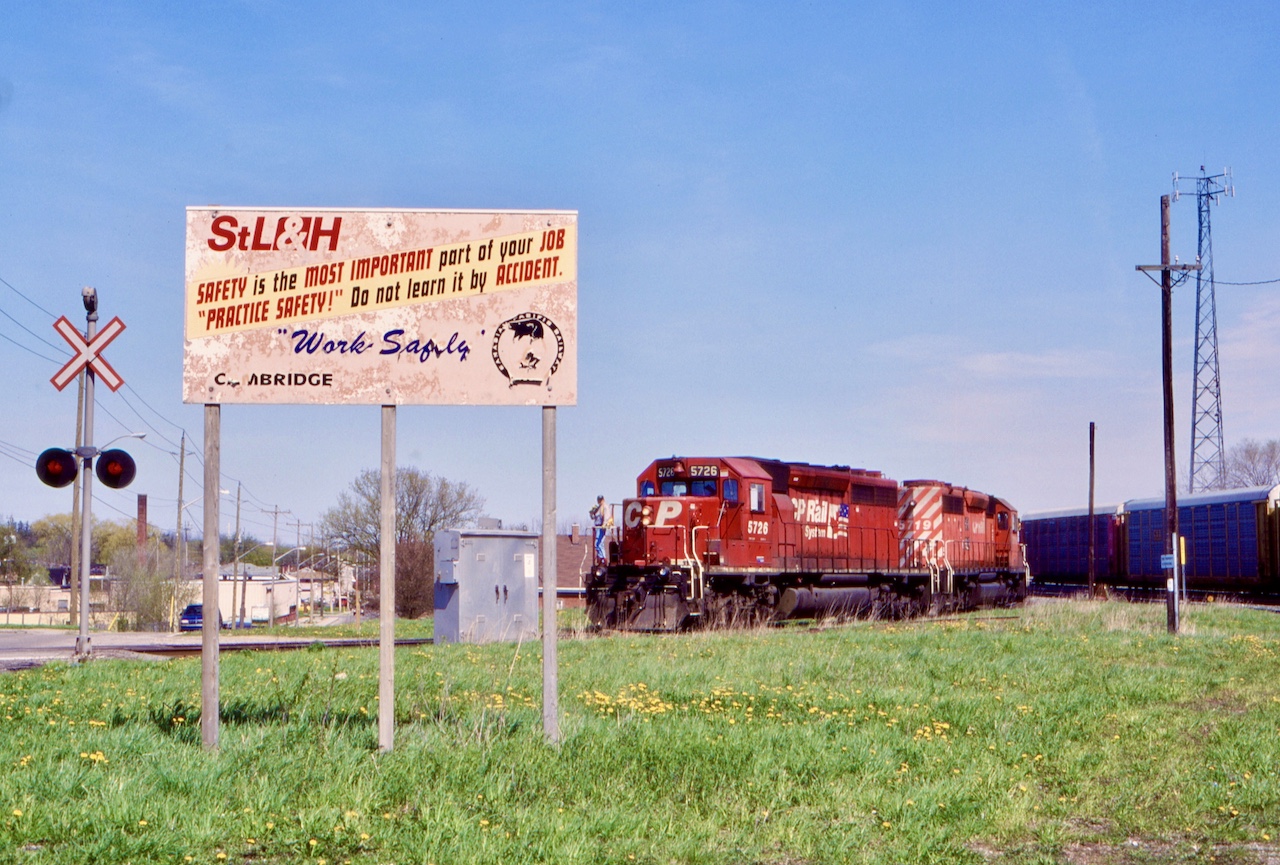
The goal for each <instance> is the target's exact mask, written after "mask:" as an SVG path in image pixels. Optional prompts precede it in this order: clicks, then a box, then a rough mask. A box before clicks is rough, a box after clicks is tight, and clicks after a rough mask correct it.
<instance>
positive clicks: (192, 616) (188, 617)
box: [178, 604, 226, 631]
mask: <svg viewBox="0 0 1280 865" xmlns="http://www.w3.org/2000/svg"><path fill="white" fill-rule="evenodd" d="M203 627H204V604H187V608H186V609H185V610H183V611H182V615H180V616H178V630H179V631H198V630H200V629H201V628H203ZM218 627H219V628H225V627H226V624H224V623H223V621H222V611H221V610H219V611H218Z"/></svg>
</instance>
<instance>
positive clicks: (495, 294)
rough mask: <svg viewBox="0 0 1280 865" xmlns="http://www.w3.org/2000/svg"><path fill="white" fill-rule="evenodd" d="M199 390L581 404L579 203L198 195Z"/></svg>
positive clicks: (190, 331) (366, 400) (194, 358)
mask: <svg viewBox="0 0 1280 865" xmlns="http://www.w3.org/2000/svg"><path fill="white" fill-rule="evenodd" d="M185 333H186V340H185V344H184V353H183V372H184V375H183V400H184V401H185V402H188V403H309V404H329V403H342V404H369V405H397V404H398V405H404V404H409V405H413V404H435V405H572V404H574V403H575V402H576V401H577V382H578V359H577V337H578V216H577V213H576V212H573V211H528V212H510V211H458V210H453V211H442V210H406V211H390V210H327V209H312V210H307V209H281V208H256V209H250V208H234V209H227V208H214V207H189V208H187V258H186V330H185Z"/></svg>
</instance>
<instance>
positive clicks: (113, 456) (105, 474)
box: [96, 448, 138, 490]
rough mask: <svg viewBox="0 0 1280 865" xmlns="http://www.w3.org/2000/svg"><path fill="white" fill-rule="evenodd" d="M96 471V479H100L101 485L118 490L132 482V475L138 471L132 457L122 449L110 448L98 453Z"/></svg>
mask: <svg viewBox="0 0 1280 865" xmlns="http://www.w3.org/2000/svg"><path fill="white" fill-rule="evenodd" d="M96 471H97V474H98V480H100V481H102V484H103V486H108V487H111V489H113V490H118V489H120V488H121V487H127V486H129V484H131V483H133V477H134V475H136V474H137V473H138V466H137V463H135V462H134V461H133V457H131V456H129V455H128V454H127V453H125V452H124V451H122V450H118V449H115V448H112V449H111V450H109V451H103V452H102V453H100V454H98V465H97V469H96Z"/></svg>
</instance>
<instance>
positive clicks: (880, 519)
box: [586, 457, 1027, 631]
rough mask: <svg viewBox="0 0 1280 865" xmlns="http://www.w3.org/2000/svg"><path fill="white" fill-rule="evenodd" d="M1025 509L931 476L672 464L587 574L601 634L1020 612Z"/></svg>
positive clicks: (655, 468) (643, 493) (631, 504)
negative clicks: (1006, 608) (984, 609)
mask: <svg viewBox="0 0 1280 865" xmlns="http://www.w3.org/2000/svg"><path fill="white" fill-rule="evenodd" d="M1026 587H1027V570H1026V567H1025V565H1024V557H1023V550H1022V546H1021V544H1020V541H1019V523H1018V514H1017V511H1016V510H1014V508H1013V507H1012V506H1010V505H1009V504H1008V503H1007V502H1005V501H1004V500H1002V499H999V498H996V497H995V496H990V495H987V494H985V493H980V492H978V491H976V490H971V489H967V488H965V487H960V486H955V485H952V484H950V483H945V482H942V481H933V480H912V481H906V482H903V483H898V482H897V481H895V480H892V479H890V478H887V477H885V476H884V475H883V473H881V472H879V471H870V470H866V469H855V468H849V467H848V466H819V465H810V464H808V463H799V462H782V461H779V460H772V459H760V458H757V457H671V458H670V459H660V460H656V461H654V462H653V463H651V464H650V465H649V466H648V467H647V468H646V469H645V470H644V471H643V472H641V473H640V476H639V477H638V478H637V479H636V496H635V498H628V499H625V500H624V501H623V503H622V519H621V535H620V537H619V538H618V539H617V540H614V541H612V542H611V543H610V544H609V548H608V555H607V561H604V562H597V563H596V564H595V565H594V566H593V568H592V570H591V572H590V573H589V574H588V575H587V577H586V595H587V614H588V617H589V619H590V621H591V622H592V623H593V624H594V625H596V626H599V627H605V628H616V629H625V630H643V631H672V630H677V629H680V628H686V627H690V626H693V625H697V624H704V625H712V626H730V625H738V624H742V625H747V624H754V623H763V622H769V621H774V620H779V619H788V618H814V617H823V616H834V615H850V616H852V615H883V616H891V617H902V616H911V615H917V614H921V613H939V612H946V611H957V610H968V609H973V608H975V607H979V606H996V605H1009V604H1016V603H1018V602H1020V601H1022V600H1023V599H1024V598H1025V597H1026Z"/></svg>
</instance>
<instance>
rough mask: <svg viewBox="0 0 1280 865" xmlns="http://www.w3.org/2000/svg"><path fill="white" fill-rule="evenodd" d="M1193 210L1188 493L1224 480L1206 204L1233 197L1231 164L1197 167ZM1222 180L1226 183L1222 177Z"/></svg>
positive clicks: (1175, 183)
mask: <svg viewBox="0 0 1280 865" xmlns="http://www.w3.org/2000/svg"><path fill="white" fill-rule="evenodd" d="M1195 180H1196V213H1197V215H1198V217H1199V223H1200V231H1199V236H1198V242H1197V246H1196V260H1197V261H1198V262H1200V265H1201V269H1200V270H1198V271H1196V354H1195V374H1194V376H1193V380H1192V392H1191V473H1190V475H1189V480H1188V492H1193V493H1194V492H1196V491H1197V490H1214V489H1224V488H1225V487H1226V485H1227V468H1226V451H1225V450H1224V448H1223V446H1222V379H1221V375H1220V374H1219V370H1218V302H1217V298H1216V290H1215V285H1214V281H1213V233H1212V230H1211V227H1210V222H1209V205H1210V204H1217V203H1219V199H1220V197H1221V196H1222V195H1223V194H1226V195H1228V196H1230V197H1232V198H1234V197H1235V194H1236V190H1235V186H1234V185H1232V183H1231V169H1230V168H1224V169H1223V170H1222V173H1221V174H1213V175H1209V174H1205V170H1204V166H1203V165H1202V166H1200V176H1199V177H1197V178H1196V179H1195ZM1224 181H1225V182H1224ZM1173 186H1174V201H1177V200H1178V197H1179V193H1178V173H1177V172H1176V171H1175V172H1174V174H1173Z"/></svg>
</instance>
